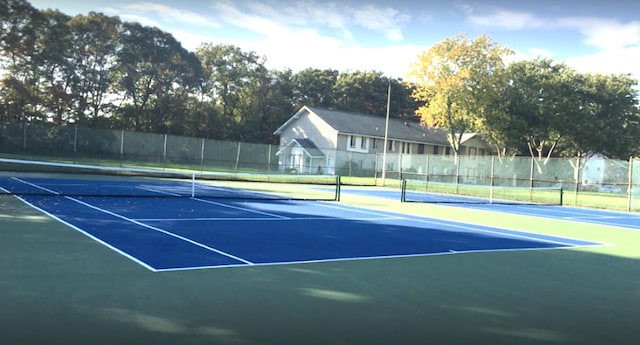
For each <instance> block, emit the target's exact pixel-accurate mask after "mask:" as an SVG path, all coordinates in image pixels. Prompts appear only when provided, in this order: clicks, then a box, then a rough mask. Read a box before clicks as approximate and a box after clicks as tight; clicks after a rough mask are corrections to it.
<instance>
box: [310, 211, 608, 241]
mask: <svg viewBox="0 0 640 345" xmlns="http://www.w3.org/2000/svg"><path fill="white" fill-rule="evenodd" d="M318 205H320V206H324V207H329V208H337V209H341V210H349V211H356V212H361V213H367V214H376V215H383V214H384V213H381V212H383V211H380V212H377V211H369V210H361V209H358V208H356V207H354V206H349V207H344V206H335V205H329V204H324V203H318ZM387 213H392V212H387ZM398 219H401V220H408V221H416V222H420V223H427V224H437V225H444V226H450V227H454V228H459V229H463V230H471V231H475V232H479V233H489V234H498V235H502V236H506V237H515V238H523V239H527V240H532V241H539V242H546V243H553V244H559V245H563V246H573V247H578V245H576V244H573V243H566V242H560V241H554V240H550V239H544V238H539V237H533V236H526V235H524V234H526V233H527V232H526V231H521V230H514V229H508V228H502V227H496V226H479V225H477V224H473V223H467V222H463V221H449V220H436V218H423V217H420V216H399V217H398ZM456 223H459V224H464V225H459V224H456ZM480 227H485V228H493V229H498V230H503V231H508V232H510V233H505V232H500V231H495V230H489V229H482V228H480ZM529 234H531V235H539V236H546V237H554V238H558V239H567V240H575V241H581V242H591V243H593V246H599V245H608V244H606V243H600V242H598V243H595V242H592V241H586V240H581V239H577V238H568V237H564V236H556V235H545V234H534V233H529Z"/></svg>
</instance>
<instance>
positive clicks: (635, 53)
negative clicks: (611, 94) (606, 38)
mask: <svg viewBox="0 0 640 345" xmlns="http://www.w3.org/2000/svg"><path fill="white" fill-rule="evenodd" d="M638 61H640V46H635V47H629V48H619V49H610V50H606V51H603V52H600V53H596V54H591V55H585V56H576V57H571V58H567V59H565V62H566V63H567V64H568V65H570V66H572V67H573V68H575V69H576V70H578V71H581V72H584V73H602V74H631V76H632V77H633V78H634V79H636V80H640V65H639V64H638Z"/></svg>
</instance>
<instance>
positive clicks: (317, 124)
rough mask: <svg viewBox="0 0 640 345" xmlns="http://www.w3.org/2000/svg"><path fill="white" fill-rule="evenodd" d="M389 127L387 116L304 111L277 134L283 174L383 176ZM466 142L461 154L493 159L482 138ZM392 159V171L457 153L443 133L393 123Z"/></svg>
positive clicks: (390, 138)
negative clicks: (365, 173)
mask: <svg viewBox="0 0 640 345" xmlns="http://www.w3.org/2000/svg"><path fill="white" fill-rule="evenodd" d="M385 125H386V118H385V117H381V116H373V115H367V114H360V113H353V112H346V111H339V110H330V109H324V108H316V107H309V106H304V107H302V108H301V109H300V110H299V111H298V112H296V113H295V114H293V116H291V117H290V118H289V119H288V120H287V121H286V122H285V123H284V124H282V125H281V126H280V127H279V128H278V129H277V130H276V131H275V132H274V134H275V135H278V136H280V149H279V151H278V152H277V155H278V157H279V164H280V169H281V170H284V171H295V172H298V173H307V174H314V173H323V174H336V173H339V174H348V175H350V176H353V175H357V174H353V171H354V170H357V171H371V172H372V171H376V170H380V169H381V160H380V158H381V156H382V154H383V152H384V142H385ZM462 139H463V140H462V145H461V150H460V153H461V154H465V155H466V154H471V155H486V154H489V153H490V146H489V145H487V144H486V143H485V142H484V141H482V140H481V138H480V137H479V136H478V135H476V134H473V133H470V134H467V135H465V136H463V138H462ZM387 154H388V155H389V156H390V157H392V158H391V159H390V160H388V161H387V169H388V170H394V169H397V168H398V167H399V166H400V165H402V167H410V166H411V165H412V163H411V160H412V157H416V156H424V155H443V156H446V155H451V147H450V144H449V140H448V134H447V132H446V131H444V130H442V129H437V128H429V127H427V126H424V125H421V124H420V123H419V122H417V121H407V120H402V119H397V118H390V119H389V128H388V131H387ZM414 160H415V159H414ZM415 169H416V171H418V170H419V169H421V168H420V167H417V168H415ZM339 170H344V171H339ZM368 176H373V174H370V175H368Z"/></svg>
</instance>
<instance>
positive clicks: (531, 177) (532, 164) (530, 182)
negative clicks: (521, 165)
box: [529, 157, 535, 188]
mask: <svg viewBox="0 0 640 345" xmlns="http://www.w3.org/2000/svg"><path fill="white" fill-rule="evenodd" d="M534 165H535V158H533V157H531V167H530V168H529V188H533V173H534Z"/></svg>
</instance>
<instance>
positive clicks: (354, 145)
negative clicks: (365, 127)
mask: <svg viewBox="0 0 640 345" xmlns="http://www.w3.org/2000/svg"><path fill="white" fill-rule="evenodd" d="M368 144H369V139H368V138H365V137H361V136H357V135H349V136H348V137H347V151H357V152H367V151H368V148H367V146H368Z"/></svg>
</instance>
